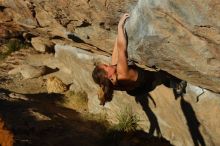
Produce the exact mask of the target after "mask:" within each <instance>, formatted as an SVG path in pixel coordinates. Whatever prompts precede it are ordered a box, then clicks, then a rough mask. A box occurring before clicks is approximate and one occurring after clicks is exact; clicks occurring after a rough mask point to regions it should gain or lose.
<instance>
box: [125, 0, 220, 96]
mask: <svg viewBox="0 0 220 146" xmlns="http://www.w3.org/2000/svg"><path fill="white" fill-rule="evenodd" d="M217 3H218V2H217V1H216V0H210V1H202V2H201V1H188V0H187V1H183V0H178V1H172V0H165V1H164V0H157V1H151V0H139V1H138V4H137V6H136V8H135V9H134V10H133V11H132V14H131V17H130V19H129V20H128V23H127V32H128V38H129V42H128V44H129V53H128V54H129V57H130V58H131V59H133V60H136V61H138V62H139V63H141V64H144V65H148V66H156V67H158V68H161V69H163V70H166V71H168V72H169V73H171V74H173V75H175V76H178V77H179V78H182V79H184V80H187V81H188V82H190V83H193V84H195V85H197V86H201V87H203V88H207V89H209V90H212V91H214V92H218V93H219V92H220V47H219V46H220V29H219V28H220V21H219V18H220V6H219V5H217Z"/></svg>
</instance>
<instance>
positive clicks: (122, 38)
mask: <svg viewBox="0 0 220 146" xmlns="http://www.w3.org/2000/svg"><path fill="white" fill-rule="evenodd" d="M127 18H129V14H127V13H126V14H124V15H123V16H122V17H121V19H120V21H119V23H118V35H117V37H116V40H115V44H114V48H113V53H112V61H111V65H107V64H98V65H97V66H96V67H95V68H94V70H93V73H92V77H93V80H94V81H95V83H97V84H98V85H99V86H100V91H101V92H100V93H101V95H100V94H99V100H100V104H101V105H104V104H105V102H106V101H111V99H112V96H113V91H114V90H121V91H126V92H127V93H128V94H130V95H133V96H136V95H138V94H142V93H143V92H145V93H146V92H149V91H152V90H153V89H154V88H155V87H156V85H158V84H162V83H163V84H165V85H168V86H169V85H170V83H171V82H170V81H171V80H172V81H175V83H180V82H181V80H180V79H177V78H175V77H174V76H172V75H169V74H168V73H166V72H164V71H158V72H155V71H148V70H144V69H142V68H140V67H138V66H136V65H135V64H134V63H133V64H132V65H129V63H128V57H127V39H126V38H127V37H126V31H125V29H124V25H125V22H126V19H127ZM179 90H181V91H178V90H176V91H177V93H178V92H182V89H179Z"/></svg>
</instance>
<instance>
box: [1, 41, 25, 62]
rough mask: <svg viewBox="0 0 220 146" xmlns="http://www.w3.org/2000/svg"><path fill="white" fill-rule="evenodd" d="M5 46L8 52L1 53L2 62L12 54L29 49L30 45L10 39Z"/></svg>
mask: <svg viewBox="0 0 220 146" xmlns="http://www.w3.org/2000/svg"><path fill="white" fill-rule="evenodd" d="M4 46H5V47H6V49H7V50H6V51H5V52H0V60H2V59H5V58H6V57H7V56H8V55H10V54H11V53H12V52H15V51H18V50H20V49H22V48H27V47H28V44H26V43H24V42H23V41H21V40H18V39H10V40H8V41H7V42H6V44H4Z"/></svg>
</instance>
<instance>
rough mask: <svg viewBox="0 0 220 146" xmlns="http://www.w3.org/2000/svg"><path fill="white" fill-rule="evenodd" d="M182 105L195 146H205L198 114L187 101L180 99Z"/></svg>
mask: <svg viewBox="0 0 220 146" xmlns="http://www.w3.org/2000/svg"><path fill="white" fill-rule="evenodd" d="M180 105H181V108H182V111H183V114H184V116H185V119H186V121H187V125H188V128H189V132H190V134H191V137H192V140H193V143H194V145H195V146H199V145H201V146H205V145H206V144H205V141H204V139H203V137H202V134H201V133H200V131H199V126H200V123H199V121H198V119H197V118H196V114H195V112H194V110H193V108H192V106H191V105H190V103H188V102H187V101H186V100H184V98H183V97H181V99H180Z"/></svg>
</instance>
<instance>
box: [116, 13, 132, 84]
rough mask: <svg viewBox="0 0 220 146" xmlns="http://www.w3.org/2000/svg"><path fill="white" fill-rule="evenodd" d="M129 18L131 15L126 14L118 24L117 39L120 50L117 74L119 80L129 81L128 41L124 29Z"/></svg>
mask: <svg viewBox="0 0 220 146" xmlns="http://www.w3.org/2000/svg"><path fill="white" fill-rule="evenodd" d="M128 17H129V14H124V15H123V16H122V18H121V19H120V21H119V24H118V37H117V49H118V63H117V73H118V78H121V79H125V80H126V79H127V78H129V76H128V71H129V68H128V64H127V40H126V34H125V29H124V24H125V20H126V19H127V18H128Z"/></svg>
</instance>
